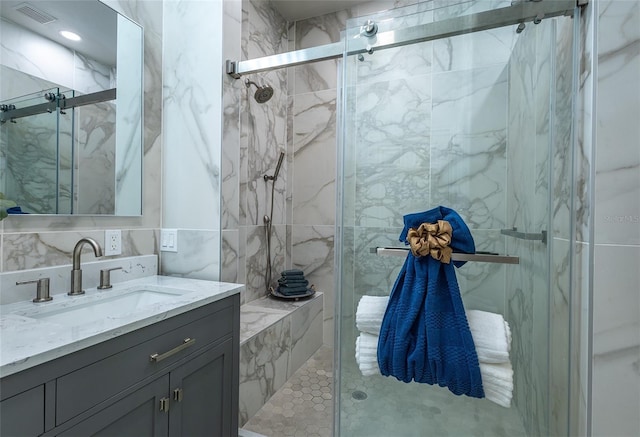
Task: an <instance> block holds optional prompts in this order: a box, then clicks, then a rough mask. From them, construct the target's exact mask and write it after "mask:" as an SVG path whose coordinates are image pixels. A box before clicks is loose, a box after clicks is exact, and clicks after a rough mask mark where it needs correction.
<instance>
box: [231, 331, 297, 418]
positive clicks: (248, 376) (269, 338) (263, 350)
mask: <svg viewBox="0 0 640 437" xmlns="http://www.w3.org/2000/svg"><path fill="white" fill-rule="evenodd" d="M290 342H291V324H290V319H288V318H285V319H282V320H281V321H280V322H277V323H276V324H274V325H272V326H271V327H269V328H268V329H265V330H263V331H262V332H260V333H259V334H258V335H256V336H254V337H253V338H251V339H250V340H249V341H247V342H245V343H244V344H243V345H242V346H241V347H240V411H239V414H240V426H242V425H244V423H246V422H247V420H249V418H251V417H253V415H254V414H255V413H256V412H257V411H258V410H259V409H260V408H261V407H262V406H263V405H264V404H265V403H266V402H267V401H268V400H269V398H270V397H271V396H273V394H274V393H275V392H276V391H277V390H278V389H279V388H280V387H281V386H282V385H283V384H284V383H285V382H286V380H287V376H288V375H287V366H288V362H289V356H290V348H289V345H290Z"/></svg>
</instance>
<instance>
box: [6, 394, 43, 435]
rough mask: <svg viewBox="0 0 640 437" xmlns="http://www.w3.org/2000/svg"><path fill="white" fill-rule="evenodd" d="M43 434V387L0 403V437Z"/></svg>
mask: <svg viewBox="0 0 640 437" xmlns="http://www.w3.org/2000/svg"><path fill="white" fill-rule="evenodd" d="M43 432H44V385H39V386H37V387H34V388H32V389H30V390H27V391H25V392H22V393H20V394H17V395H15V396H12V397H10V398H8V399H5V400H3V401H2V402H0V436H22V435H40V434H42V433H43Z"/></svg>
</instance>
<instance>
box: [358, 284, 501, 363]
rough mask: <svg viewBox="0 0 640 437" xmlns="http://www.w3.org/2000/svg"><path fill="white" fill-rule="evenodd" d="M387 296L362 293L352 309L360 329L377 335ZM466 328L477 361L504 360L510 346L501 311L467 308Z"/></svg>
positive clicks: (496, 361) (493, 361)
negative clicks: (472, 343) (469, 333)
mask: <svg viewBox="0 0 640 437" xmlns="http://www.w3.org/2000/svg"><path fill="white" fill-rule="evenodd" d="M388 302H389V296H362V298H361V299H360V301H359V302H358V308H357V310H356V326H357V328H358V330H359V331H361V332H368V333H369V334H374V335H380V325H381V323H382V317H383V316H384V312H385V309H386V307H387V303H388ZM467 320H468V321H469V330H470V331H471V335H472V336H473V342H474V344H475V346H476V353H477V354H478V361H479V362H480V363H506V362H508V361H509V351H510V350H511V329H510V328H509V324H508V323H507V322H506V320H504V318H503V317H502V315H500V314H495V313H489V312H486V311H479V310H469V311H467Z"/></svg>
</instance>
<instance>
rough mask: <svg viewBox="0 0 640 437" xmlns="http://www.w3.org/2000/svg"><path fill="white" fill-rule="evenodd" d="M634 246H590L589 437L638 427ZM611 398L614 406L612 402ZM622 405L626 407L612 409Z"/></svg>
mask: <svg viewBox="0 0 640 437" xmlns="http://www.w3.org/2000/svg"><path fill="white" fill-rule="evenodd" d="M638 259H640V247H639V246H616V245H597V246H596V247H595V266H596V273H595V277H594V284H593V290H594V296H593V376H592V378H593V383H592V384H593V393H594V394H595V393H597V395H594V396H593V400H592V402H593V407H592V416H591V418H592V426H593V434H594V435H605V434H611V435H636V434H638V432H640V422H638V415H637V414H636V412H637V411H638V409H639V408H640V396H639V395H638V394H639V393H640V391H639V388H640V373H639V372H638V362H640V322H639V320H640V297H639V295H638V283H640V274H639V273H638ZM612 399H615V400H616V402H611V400H612ZM616 405H625V408H616Z"/></svg>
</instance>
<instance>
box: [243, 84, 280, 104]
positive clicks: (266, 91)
mask: <svg viewBox="0 0 640 437" xmlns="http://www.w3.org/2000/svg"><path fill="white" fill-rule="evenodd" d="M244 84H245V85H246V86H247V88H249V87H250V86H251V85H255V86H256V88H257V90H256V93H255V94H254V95H253V98H254V99H256V102H258V103H265V102H267V101H269V99H271V97H273V88H271V87H270V86H269V85H263V86H260V85H258V84H257V83H255V82H252V81H250V80H248V79H247V80H246V81H245V82H244Z"/></svg>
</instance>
